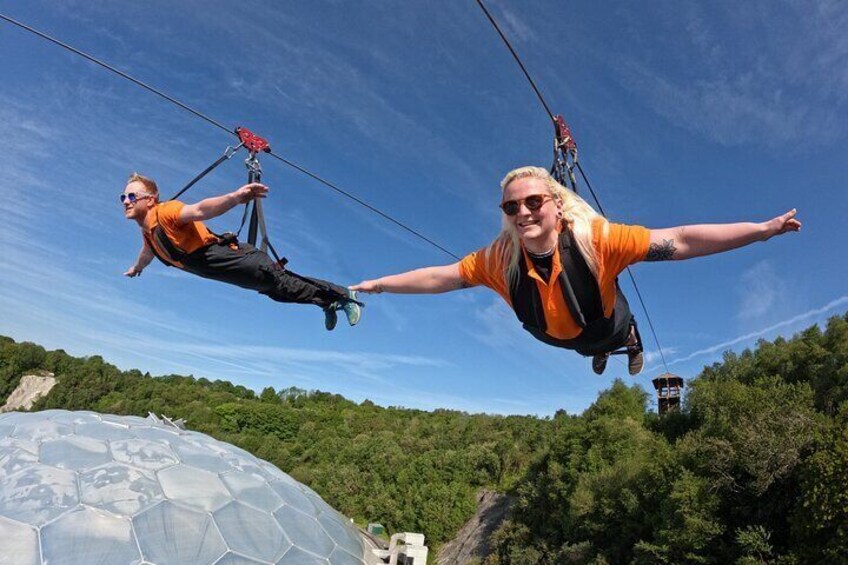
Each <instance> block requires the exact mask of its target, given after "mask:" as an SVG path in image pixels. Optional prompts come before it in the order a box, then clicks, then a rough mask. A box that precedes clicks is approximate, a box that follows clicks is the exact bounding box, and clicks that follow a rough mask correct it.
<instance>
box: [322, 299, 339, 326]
mask: <svg viewBox="0 0 848 565" xmlns="http://www.w3.org/2000/svg"><path fill="white" fill-rule="evenodd" d="M338 307H339V303H338V302H333V303H332V304H330V305H328V306H327V307H326V308H324V327H325V328H327V331H328V332H331V331H333V330H334V329H335V328H336V324H337V323H338V321H339V316H338V314H336V310H337V309H338Z"/></svg>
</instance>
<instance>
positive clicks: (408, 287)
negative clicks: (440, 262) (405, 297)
mask: <svg viewBox="0 0 848 565" xmlns="http://www.w3.org/2000/svg"><path fill="white" fill-rule="evenodd" d="M470 286H471V285H469V284H467V283H466V282H465V281H464V280H462V277H460V276H459V263H454V264H453V265H444V266H442V267H425V268H423V269H416V270H414V271H407V272H406V273H400V274H398V275H389V276H386V277H380V278H379V279H375V280H371V281H362V282H361V283H359V284H356V285H353V286H351V287H350V289H351V290H358V291H360V292H368V293H373V294H378V293H380V292H394V293H399V294H438V293H441V292H448V291H450V290H458V289H460V288H469V287H470Z"/></svg>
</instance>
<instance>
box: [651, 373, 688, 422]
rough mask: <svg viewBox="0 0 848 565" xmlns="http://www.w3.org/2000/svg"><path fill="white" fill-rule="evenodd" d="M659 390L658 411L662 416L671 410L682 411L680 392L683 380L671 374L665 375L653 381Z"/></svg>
mask: <svg viewBox="0 0 848 565" xmlns="http://www.w3.org/2000/svg"><path fill="white" fill-rule="evenodd" d="M653 382H654V388H655V389H656V390H657V409H658V411H659V413H660V415H663V414H665V413H666V412H668V411H669V410H680V390H681V389H682V388H683V378H682V377H678V376H677V375H672V374H671V373H663V374H662V375H660V376H658V377H657V378H655V379H654V380H653Z"/></svg>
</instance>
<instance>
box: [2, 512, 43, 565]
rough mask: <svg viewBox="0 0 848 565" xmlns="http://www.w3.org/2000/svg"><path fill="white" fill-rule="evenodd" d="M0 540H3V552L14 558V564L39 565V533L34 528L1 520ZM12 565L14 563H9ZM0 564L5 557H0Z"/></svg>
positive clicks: (4, 519)
mask: <svg viewBox="0 0 848 565" xmlns="http://www.w3.org/2000/svg"><path fill="white" fill-rule="evenodd" d="M0 540H3V549H2V552H3V553H4V554H6V556H14V563H19V564H20V565H38V564H39V563H41V557H40V556H39V555H38V533H37V532H36V531H35V528H33V527H32V526H27V525H26V524H21V523H20V522H15V521H12V520H7V519H6V518H0ZM8 562H9V563H12V561H11V560H10V561H8ZM0 563H3V557H2V556H0Z"/></svg>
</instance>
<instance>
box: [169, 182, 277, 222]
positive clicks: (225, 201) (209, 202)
mask: <svg viewBox="0 0 848 565" xmlns="http://www.w3.org/2000/svg"><path fill="white" fill-rule="evenodd" d="M267 194H268V187H267V186H265V185H264V184H259V183H258V182H254V183H251V184H246V185H244V186H243V187H241V188H239V189H238V190H236V191H233V192H230V193H229V194H224V195H222V196H213V197H212V198H207V199H205V200H201V201H200V202H198V203H197V204H186V205H185V206H183V208H182V210H181V211H180V221H181V222H183V223H187V222H201V221H203V220H210V219H212V218H216V217H218V216H220V215H221V214H223V213H224V212H227V211H229V210H230V209H231V208H233V207H234V206H238V205H239V204H244V203H245V202H249V201H251V200H253V199H254V198H265V196H266V195H267Z"/></svg>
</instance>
